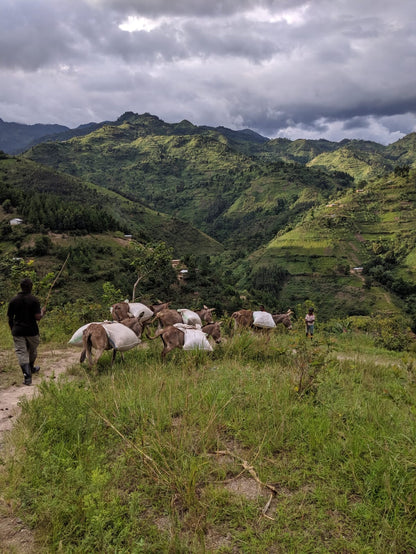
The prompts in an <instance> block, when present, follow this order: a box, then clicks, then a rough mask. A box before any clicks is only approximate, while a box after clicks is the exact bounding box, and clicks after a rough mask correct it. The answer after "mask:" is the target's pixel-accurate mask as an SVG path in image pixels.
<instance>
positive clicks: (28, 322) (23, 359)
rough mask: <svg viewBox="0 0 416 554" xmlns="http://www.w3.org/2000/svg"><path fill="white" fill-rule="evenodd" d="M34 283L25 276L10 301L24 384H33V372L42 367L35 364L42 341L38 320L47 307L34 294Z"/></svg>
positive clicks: (15, 344)
mask: <svg viewBox="0 0 416 554" xmlns="http://www.w3.org/2000/svg"><path fill="white" fill-rule="evenodd" d="M32 287H33V283H32V281H31V279H29V278H25V279H23V280H22V281H21V282H20V288H21V292H19V293H18V294H17V295H16V296H15V297H14V298H12V299H11V300H10V302H9V307H8V309H7V317H8V319H9V327H10V330H11V332H12V335H13V341H14V349H15V352H16V355H17V359H18V361H19V364H20V367H21V368H22V371H23V377H24V381H23V384H24V385H31V384H32V374H33V373H37V372H38V371H39V369H40V367H39V366H35V361H36V357H37V353H38V346H39V342H40V337H39V327H38V321H39V320H40V319H42V317H43V316H44V315H45V308H42V309H41V307H40V303H39V300H38V299H37V298H36V296H33V294H32Z"/></svg>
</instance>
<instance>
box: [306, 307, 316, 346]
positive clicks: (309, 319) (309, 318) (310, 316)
mask: <svg viewBox="0 0 416 554" xmlns="http://www.w3.org/2000/svg"><path fill="white" fill-rule="evenodd" d="M313 312H314V310H313V308H309V310H308V313H307V314H306V316H305V325H306V338H308V337H309V336H310V337H311V339H312V337H313V330H314V325H315V314H314V313H313Z"/></svg>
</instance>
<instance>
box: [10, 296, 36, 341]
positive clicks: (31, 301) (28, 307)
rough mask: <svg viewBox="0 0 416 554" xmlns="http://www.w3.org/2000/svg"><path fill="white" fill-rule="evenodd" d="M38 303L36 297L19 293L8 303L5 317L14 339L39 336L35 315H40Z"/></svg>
mask: <svg viewBox="0 0 416 554" xmlns="http://www.w3.org/2000/svg"><path fill="white" fill-rule="evenodd" d="M40 313H41V311H40V303H39V300H38V299H37V298H36V296H33V294H27V293H24V292H19V293H18V294H17V295H16V296H15V297H14V298H12V299H11V300H10V302H9V307H8V310H7V317H8V318H9V325H10V328H11V330H12V335H13V336H14V337H34V336H35V335H39V327H38V322H37V320H36V318H35V315H36V314H40Z"/></svg>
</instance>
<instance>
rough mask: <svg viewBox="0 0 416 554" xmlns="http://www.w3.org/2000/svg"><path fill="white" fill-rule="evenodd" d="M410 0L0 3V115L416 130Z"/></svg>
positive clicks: (354, 133)
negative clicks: (128, 115)
mask: <svg viewBox="0 0 416 554" xmlns="http://www.w3.org/2000/svg"><path fill="white" fill-rule="evenodd" d="M415 21H416V2H415V1H414V0H394V1H393V0H309V1H304V0H0V80H1V81H0V82H1V86H0V118H1V119H3V121H15V122H19V123H28V124H33V123H59V124H61V125H66V126H68V127H71V128H72V127H76V126H78V125H80V124H83V123H88V122H90V121H96V122H98V121H103V120H115V119H117V118H118V117H119V116H120V115H121V114H122V113H124V112H125V111H133V112H136V113H139V114H141V113H144V112H150V113H152V114H154V115H157V116H158V117H160V118H161V119H163V120H164V121H167V122H169V123H174V122H178V121H181V120H182V119H188V120H189V121H191V122H192V123H194V124H196V125H213V126H217V125H224V126H226V127H229V128H231V129H244V128H250V129H253V130H255V131H257V132H258V133H261V134H262V135H264V136H267V137H270V138H274V137H287V138H290V139H296V138H313V139H317V138H326V139H328V140H336V141H338V140H342V139H343V138H362V139H369V140H374V141H377V142H380V143H383V144H389V143H391V142H394V141H396V140H398V139H399V138H401V137H402V136H404V135H405V134H408V133H410V132H412V131H416V31H415V27H414V24H415Z"/></svg>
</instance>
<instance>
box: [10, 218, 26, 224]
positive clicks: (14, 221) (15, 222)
mask: <svg viewBox="0 0 416 554" xmlns="http://www.w3.org/2000/svg"><path fill="white" fill-rule="evenodd" d="M21 223H23V219H20V217H14V218H13V219H11V220H10V225H20V224H21Z"/></svg>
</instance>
